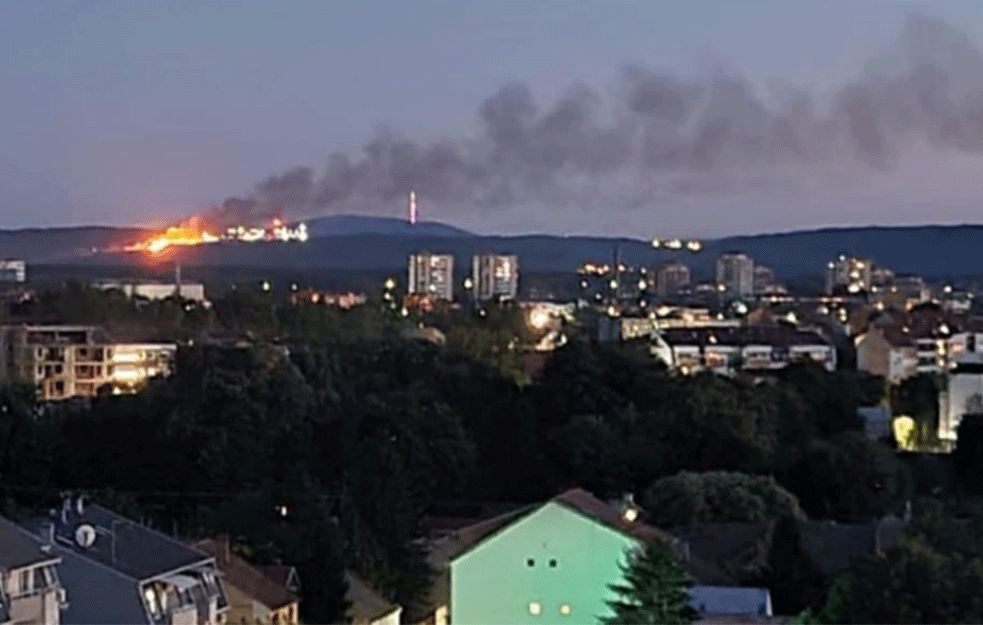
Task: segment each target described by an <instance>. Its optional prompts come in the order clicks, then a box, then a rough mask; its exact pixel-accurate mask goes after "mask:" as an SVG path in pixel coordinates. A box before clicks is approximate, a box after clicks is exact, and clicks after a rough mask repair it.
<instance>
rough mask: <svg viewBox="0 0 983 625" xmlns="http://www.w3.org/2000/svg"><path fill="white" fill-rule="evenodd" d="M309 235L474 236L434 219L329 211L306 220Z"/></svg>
mask: <svg viewBox="0 0 983 625" xmlns="http://www.w3.org/2000/svg"><path fill="white" fill-rule="evenodd" d="M307 231H308V232H309V233H310V235H311V236H312V237H337V236H349V235H358V234H383V235H388V236H430V237H473V236H475V235H474V233H471V232H468V231H466V230H462V229H460V228H456V227H454V226H448V225H447V224H442V223H438V222H435V221H421V222H419V223H416V224H410V223H409V222H408V221H406V220H405V219H396V218H394V217H367V216H364V215H329V216H327V217H318V218H316V219H312V220H310V221H308V222H307Z"/></svg>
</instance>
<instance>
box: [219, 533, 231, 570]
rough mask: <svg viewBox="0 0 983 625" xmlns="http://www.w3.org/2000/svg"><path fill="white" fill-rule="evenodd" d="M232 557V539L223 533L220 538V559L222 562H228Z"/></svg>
mask: <svg viewBox="0 0 983 625" xmlns="http://www.w3.org/2000/svg"><path fill="white" fill-rule="evenodd" d="M231 559H232V540H231V539H230V538H229V535H228V534H222V535H221V536H219V538H218V561H219V563H220V564H228V563H229V561H230V560H231Z"/></svg>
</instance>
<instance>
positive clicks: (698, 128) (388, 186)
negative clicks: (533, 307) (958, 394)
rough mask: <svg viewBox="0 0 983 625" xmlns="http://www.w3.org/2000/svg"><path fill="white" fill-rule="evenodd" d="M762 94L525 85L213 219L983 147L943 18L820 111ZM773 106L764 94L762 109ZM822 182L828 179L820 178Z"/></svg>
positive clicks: (692, 183) (684, 179)
mask: <svg viewBox="0 0 983 625" xmlns="http://www.w3.org/2000/svg"><path fill="white" fill-rule="evenodd" d="M771 95H772V96H773V97H771V98H768V100H769V101H768V102H767V103H766V98H765V97H764V96H763V95H762V94H759V93H756V92H755V90H754V89H753V88H752V87H751V86H750V85H749V84H748V83H747V82H746V81H744V80H742V79H741V78H739V77H735V76H732V75H726V74H724V73H718V74H716V75H713V76H711V77H709V78H708V79H706V80H690V79H685V78H681V77H678V76H671V75H667V74H664V73H659V72H656V71H653V70H650V69H648V68H645V67H642V66H639V65H629V66H627V67H625V68H623V71H622V75H621V87H620V89H619V90H618V93H617V94H616V95H615V96H614V97H613V98H611V99H609V103H610V105H609V106H608V107H607V108H605V106H604V104H605V99H604V98H602V96H601V94H599V93H597V92H596V91H594V90H592V89H591V88H589V87H587V86H584V85H574V86H573V87H571V88H570V89H569V90H568V91H567V92H566V93H565V94H563V96H562V97H561V98H560V99H559V100H558V101H557V102H555V103H553V104H552V105H549V106H542V105H541V103H539V102H537V101H536V98H535V97H534V96H533V93H532V91H531V90H530V89H529V87H528V86H526V85H524V84H522V83H510V84H506V85H504V86H502V87H501V88H500V89H499V90H498V91H497V92H496V93H494V94H492V95H491V96H489V97H488V98H487V99H486V100H485V101H484V102H482V103H481V105H480V106H479V107H478V111H477V120H478V123H479V127H480V132H479V134H478V136H476V137H473V138H470V139H466V140H459V141H451V140H445V141H438V142H436V143H431V144H418V143H414V142H412V141H408V140H406V139H404V138H402V137H400V135H399V134H398V133H395V132H393V131H382V132H379V133H378V134H377V135H376V136H375V137H373V138H372V139H371V140H370V141H368V142H367V143H366V144H365V146H364V148H363V149H362V152H361V153H360V154H358V155H355V156H349V155H346V154H340V153H338V154H332V155H331V156H330V157H329V158H328V159H327V163H326V166H325V168H324V169H323V170H322V171H321V172H320V173H316V172H315V171H314V170H313V169H311V168H309V167H297V168H294V169H291V170H289V171H287V172H285V173H283V174H281V175H279V176H271V177H269V178H267V179H266V180H263V181H262V182H260V183H259V184H258V185H257V186H256V188H255V190H254V192H253V193H252V194H251V197H249V198H245V199H243V198H231V199H229V200H226V201H225V202H224V203H223V204H222V206H221V207H218V208H216V209H215V210H214V211H213V217H214V218H216V219H221V220H224V221H243V220H249V219H255V218H258V217H260V216H265V215H268V214H270V213H271V212H273V211H282V212H283V213H284V214H285V215H288V216H302V215H312V214H323V213H325V212H336V211H341V210H345V209H346V208H348V207H350V206H352V205H353V204H356V205H357V206H359V207H360V208H361V209H362V210H372V207H376V206H378V207H381V206H385V205H389V204H390V203H391V202H393V201H394V200H397V199H398V198H402V197H404V196H405V194H406V193H407V191H408V190H410V189H415V190H416V191H417V193H418V194H419V195H420V196H421V197H422V198H425V199H426V201H427V202H432V203H454V204H459V205H464V206H472V207H474V208H476V209H487V208H495V207H499V206H504V205H511V204H516V203H522V202H526V201H538V202H544V203H548V204H550V205H553V206H557V207H563V206H564V205H567V204H575V203H579V204H580V205H583V204H584V201H585V200H584V198H590V200H591V201H593V202H605V203H606V204H605V205H604V208H612V207H616V206H617V205H618V204H621V205H623V206H626V207H639V206H645V205H646V204H651V203H653V202H656V201H659V200H660V199H663V198H666V197H672V196H679V195H693V194H707V193H711V194H724V193H730V192H734V191H744V190H756V189H769V188H783V187H787V186H788V185H789V184H793V183H794V184H798V183H799V182H798V181H801V180H802V179H804V178H809V177H812V178H816V179H817V182H816V184H817V185H822V184H827V183H828V181H826V182H824V181H825V180H826V179H825V178H823V176H824V175H825V174H823V172H824V171H826V169H835V168H839V170H845V171H849V172H851V175H853V178H851V179H856V178H858V177H863V176H865V175H871V176H873V175H876V174H877V173H878V172H880V173H883V172H889V171H891V170H892V167H893V165H894V163H895V162H896V160H897V159H898V158H899V156H900V155H901V154H903V153H905V151H906V150H908V148H909V147H910V146H912V145H914V144H918V145H920V146H928V147H929V148H931V149H938V150H958V151H962V152H966V153H970V154H977V155H978V154H983V56H981V54H980V52H979V51H978V50H977V49H976V48H975V47H974V45H973V44H972V42H971V41H970V40H969V39H968V38H967V37H966V36H964V35H962V34H961V33H959V32H956V31H954V30H953V29H952V28H950V27H949V26H947V25H946V24H944V23H942V22H940V21H938V20H935V19H933V18H928V17H925V16H921V15H913V16H911V17H910V18H909V19H908V20H907V23H906V25H905V27H904V30H903V32H902V33H901V36H900V37H899V39H898V40H897V41H896V43H895V44H894V46H893V47H892V48H891V49H889V50H888V51H886V52H885V53H884V54H882V55H880V56H879V57H877V58H875V59H873V60H872V61H871V62H870V63H869V64H868V69H867V71H866V72H865V73H864V74H863V75H861V76H860V77H859V78H858V79H857V80H855V81H854V82H852V83H851V84H848V85H846V86H844V87H843V88H842V89H840V90H839V91H838V92H837V93H836V94H835V95H834V96H833V97H832V98H831V101H830V102H828V106H825V107H823V108H825V109H827V110H825V111H824V112H822V113H820V112H817V111H818V109H819V108H820V107H819V106H818V103H816V102H813V99H812V98H811V97H810V96H809V94H807V93H805V92H803V91H800V90H796V89H795V88H794V87H791V86H789V85H781V84H775V85H773V88H772V94H771ZM772 100H773V101H772ZM830 180H832V179H831V178H830Z"/></svg>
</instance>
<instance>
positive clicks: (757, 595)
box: [689, 586, 771, 616]
mask: <svg viewBox="0 0 983 625" xmlns="http://www.w3.org/2000/svg"><path fill="white" fill-rule="evenodd" d="M689 595H690V605H692V606H693V608H694V609H695V610H696V611H697V612H700V613H701V614H717V615H729V616H771V593H769V592H768V589H767V588H738V587H733V586H693V587H691V588H690V589H689Z"/></svg>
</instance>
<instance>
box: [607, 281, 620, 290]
mask: <svg viewBox="0 0 983 625" xmlns="http://www.w3.org/2000/svg"><path fill="white" fill-rule="evenodd" d="M608 286H609V287H611V288H612V289H616V288H618V281H617V280H611V281H610V282H608Z"/></svg>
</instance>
